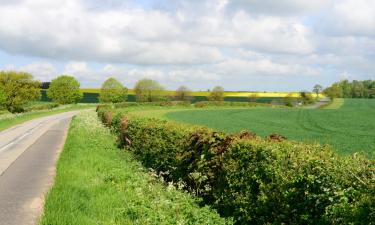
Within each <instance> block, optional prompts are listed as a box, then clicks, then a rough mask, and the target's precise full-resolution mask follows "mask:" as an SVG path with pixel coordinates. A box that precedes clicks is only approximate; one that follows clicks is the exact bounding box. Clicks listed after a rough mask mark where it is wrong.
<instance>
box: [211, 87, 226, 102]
mask: <svg viewBox="0 0 375 225" xmlns="http://www.w3.org/2000/svg"><path fill="white" fill-rule="evenodd" d="M208 99H209V100H210V101H224V88H223V87H221V86H215V87H214V88H213V89H212V91H211V93H210V95H209V97H208Z"/></svg>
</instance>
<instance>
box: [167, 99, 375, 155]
mask: <svg viewBox="0 0 375 225" xmlns="http://www.w3.org/2000/svg"><path fill="white" fill-rule="evenodd" d="M342 103H343V102H342V101H341V102H340V101H338V102H336V103H334V105H332V106H331V107H329V108H332V109H317V110H311V109H310V110H309V109H271V108H252V109H214V110H212V109H204V110H189V111H177V112H169V113H167V114H166V115H165V117H166V118H168V119H172V120H176V121H180V122H184V123H191V124H201V125H206V126H208V127H211V128H215V129H218V130H221V131H225V132H235V131H240V130H244V129H247V130H251V131H253V132H255V133H257V134H258V135H260V136H266V135H268V134H271V133H278V134H282V135H284V136H287V137H288V138H289V139H292V140H299V141H307V142H320V143H327V144H331V145H333V146H334V148H335V149H337V151H339V152H341V153H344V154H348V153H353V152H357V151H363V152H365V153H368V154H370V155H372V154H374V152H375V132H374V130H375V100H369V99H345V102H344V103H343V105H342V106H341V107H340V105H341V104H342ZM335 108H337V109H335Z"/></svg>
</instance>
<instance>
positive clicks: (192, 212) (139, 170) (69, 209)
mask: <svg viewBox="0 0 375 225" xmlns="http://www.w3.org/2000/svg"><path fill="white" fill-rule="evenodd" d="M115 140H116V137H115V136H114V135H113V134H111V133H110V132H109V130H108V129H107V128H104V127H103V126H102V125H101V123H100V122H99V120H98V117H97V116H96V114H95V112H85V113H82V114H80V115H78V116H77V117H76V118H74V119H73V121H72V124H71V128H70V130H69V134H68V137H67V141H66V144H65V147H64V150H63V152H62V153H61V156H60V159H59V161H58V166H57V176H56V181H55V185H54V186H53V188H52V189H51V190H50V192H49V194H48V196H47V198H46V203H45V209H44V215H43V217H42V219H41V222H40V224H45V225H50V224H54V225H58V224H61V225H66V224H79V225H91V224H116V225H121V224H145V225H147V224H155V225H156V224H215V225H216V224H219V225H220V224H229V222H228V223H227V222H226V221H225V220H224V219H222V218H220V217H219V215H218V214H217V213H216V212H215V211H214V210H212V209H210V208H209V207H208V206H205V207H200V206H199V202H200V201H199V200H198V199H197V198H194V197H192V196H191V195H190V194H188V193H185V192H183V191H181V190H178V188H176V187H175V186H173V185H172V183H169V184H164V183H162V182H161V180H160V179H161V178H162V177H159V176H157V174H156V173H154V172H150V171H147V170H146V169H145V168H144V167H143V166H142V165H141V164H140V163H138V162H137V161H136V160H135V159H134V157H133V155H132V154H131V153H130V152H127V151H119V149H118V148H117V145H116V143H115Z"/></svg>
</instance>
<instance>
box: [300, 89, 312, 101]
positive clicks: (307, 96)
mask: <svg viewBox="0 0 375 225" xmlns="http://www.w3.org/2000/svg"><path fill="white" fill-rule="evenodd" d="M300 99H301V100H302V103H303V104H311V103H314V99H313V97H312V96H311V94H309V93H308V92H306V91H301V92H300Z"/></svg>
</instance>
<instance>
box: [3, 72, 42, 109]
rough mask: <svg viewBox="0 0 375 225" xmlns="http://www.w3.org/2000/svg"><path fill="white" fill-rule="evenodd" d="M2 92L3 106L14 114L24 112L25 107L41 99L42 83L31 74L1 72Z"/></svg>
mask: <svg viewBox="0 0 375 225" xmlns="http://www.w3.org/2000/svg"><path fill="white" fill-rule="evenodd" d="M0 90H1V92H2V94H0V95H2V97H0V98H2V100H1V101H2V105H3V106H5V108H6V109H7V110H8V111H9V112H12V113H18V112H23V111H24V108H23V107H24V105H25V104H27V103H28V102H30V101H35V100H37V99H39V98H40V96H41V93H40V82H39V81H36V80H34V79H33V76H32V75H31V74H29V73H24V72H15V71H4V72H0Z"/></svg>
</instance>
